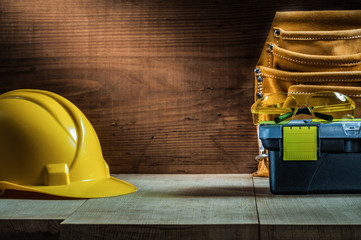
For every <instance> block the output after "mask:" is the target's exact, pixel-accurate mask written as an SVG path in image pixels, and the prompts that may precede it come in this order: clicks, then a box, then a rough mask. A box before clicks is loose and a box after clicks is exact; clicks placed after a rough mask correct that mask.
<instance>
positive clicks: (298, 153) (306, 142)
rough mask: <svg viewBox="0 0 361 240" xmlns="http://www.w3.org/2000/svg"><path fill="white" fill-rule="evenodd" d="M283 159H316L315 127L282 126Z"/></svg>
mask: <svg viewBox="0 0 361 240" xmlns="http://www.w3.org/2000/svg"><path fill="white" fill-rule="evenodd" d="M283 160H284V161H316V160H317V127H316V126H306V127H304V126H303V127H301V126H284V127H283Z"/></svg>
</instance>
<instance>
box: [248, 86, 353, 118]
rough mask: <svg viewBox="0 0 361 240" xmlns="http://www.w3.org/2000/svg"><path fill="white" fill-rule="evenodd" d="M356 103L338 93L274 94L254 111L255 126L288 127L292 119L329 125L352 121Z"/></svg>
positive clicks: (253, 106) (254, 105) (266, 97)
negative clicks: (310, 120)
mask: <svg viewBox="0 0 361 240" xmlns="http://www.w3.org/2000/svg"><path fill="white" fill-rule="evenodd" d="M354 109H355V103H354V101H353V100H352V99H351V98H349V97H347V96H346V95H344V94H341V93H338V92H329V91H322V92H316V93H313V94H310V95H301V94H300V95H296V94H287V93H273V94H270V95H267V96H264V97H263V98H261V99H259V100H258V101H257V102H255V103H254V104H253V105H252V107H251V112H252V115H253V123H254V124H255V125H257V124H259V123H260V122H262V121H274V122H275V123H277V124H286V123H288V122H289V121H290V120H292V119H309V118H313V119H315V121H319V122H323V123H327V122H331V121H332V120H333V119H349V120H351V119H353V111H354Z"/></svg>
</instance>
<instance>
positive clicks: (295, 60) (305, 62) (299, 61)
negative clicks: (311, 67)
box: [273, 52, 361, 65]
mask: <svg viewBox="0 0 361 240" xmlns="http://www.w3.org/2000/svg"><path fill="white" fill-rule="evenodd" d="M273 54H274V55H276V56H277V57H280V58H283V59H285V60H287V61H290V62H296V63H301V64H315V65H316V64H319V65H345V64H346V65H356V64H359V63H361V61H356V62H349V63H348V62H339V63H327V62H325V63H324V62H308V61H302V60H297V59H292V58H289V57H285V56H282V55H280V54H278V53H275V52H273Z"/></svg>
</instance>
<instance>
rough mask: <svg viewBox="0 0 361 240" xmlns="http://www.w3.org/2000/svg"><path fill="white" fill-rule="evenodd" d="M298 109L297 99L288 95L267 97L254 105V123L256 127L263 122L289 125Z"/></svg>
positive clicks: (278, 94)
mask: <svg viewBox="0 0 361 240" xmlns="http://www.w3.org/2000/svg"><path fill="white" fill-rule="evenodd" d="M296 108H297V105H296V99H295V98H294V97H293V96H292V95H288V94H286V93H273V94H270V95H267V96H265V97H263V98H261V99H259V100H258V101H257V102H255V103H254V104H253V105H252V107H251V112H252V116H253V123H254V124H256V125H257V124H259V123H260V122H262V121H275V122H276V123H280V124H284V123H287V122H289V121H290V120H291V118H292V116H293V115H294V110H295V109H296Z"/></svg>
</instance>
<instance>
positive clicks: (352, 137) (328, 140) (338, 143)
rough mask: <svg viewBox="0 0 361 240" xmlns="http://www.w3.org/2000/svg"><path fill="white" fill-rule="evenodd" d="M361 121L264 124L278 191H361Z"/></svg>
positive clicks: (261, 133)
mask: <svg viewBox="0 0 361 240" xmlns="http://www.w3.org/2000/svg"><path fill="white" fill-rule="evenodd" d="M360 128H361V121H360V119H358V120H354V121H340V122H332V123H319V122H314V121H312V120H311V119H307V120H292V121H290V122H289V123H287V124H286V125H278V124H275V123H273V124H272V123H271V122H270V123H269V124H268V123H262V124H260V129H259V137H260V139H261V141H262V144H263V147H264V148H265V149H267V150H268V157H269V170H270V174H269V177H270V188H271V192H272V193H275V194H306V193H361V133H360Z"/></svg>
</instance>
